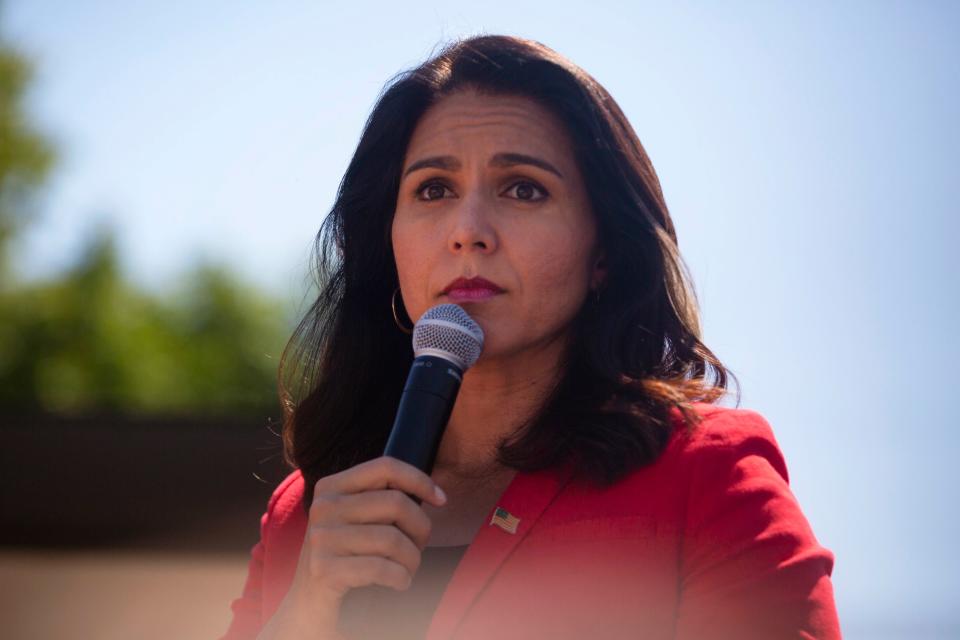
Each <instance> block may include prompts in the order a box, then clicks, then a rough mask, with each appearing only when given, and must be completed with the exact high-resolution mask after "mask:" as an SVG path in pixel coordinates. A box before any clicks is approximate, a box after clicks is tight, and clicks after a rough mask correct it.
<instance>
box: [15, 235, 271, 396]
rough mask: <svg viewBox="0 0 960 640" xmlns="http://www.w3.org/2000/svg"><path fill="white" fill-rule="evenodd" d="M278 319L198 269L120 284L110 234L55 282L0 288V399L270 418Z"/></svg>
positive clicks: (244, 291)
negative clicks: (156, 288)
mask: <svg viewBox="0 0 960 640" xmlns="http://www.w3.org/2000/svg"><path fill="white" fill-rule="evenodd" d="M286 316H287V314H285V313H283V312H282V310H281V309H280V308H279V305H278V304H277V303H276V302H274V301H271V300H270V299H268V298H267V297H265V296H264V295H262V294H260V293H258V292H257V291H254V290H252V289H250V288H248V287H245V286H244V285H242V284H241V283H240V282H238V281H237V279H236V278H235V277H233V276H231V275H230V274H229V272H227V271H226V270H225V269H223V268H220V267H217V266H215V265H200V266H198V267H196V268H195V269H194V270H193V271H192V272H191V273H190V274H188V276H187V277H186V278H185V279H184V284H182V285H181V286H180V287H179V289H178V290H177V291H176V292H174V293H173V294H168V295H165V296H163V297H160V296H155V295H150V294H147V293H144V292H142V291H138V290H137V289H136V288H135V287H132V286H131V285H129V284H128V283H126V282H125V281H124V279H123V278H122V276H121V273H120V268H119V264H118V261H117V252H116V248H115V243H114V240H113V236H112V233H110V232H109V231H107V230H104V231H101V232H99V233H98V234H97V235H96V236H95V237H94V239H93V241H91V242H90V244H89V247H88V249H87V251H86V253H85V255H84V256H83V257H82V258H81V260H80V261H79V262H78V263H77V264H76V265H75V266H74V268H72V269H71V270H70V271H68V272H67V273H65V274H63V275H62V276H61V277H59V278H57V279H56V280H53V281H50V282H47V283H41V284H34V285H30V286H21V287H18V288H16V289H14V290H11V291H7V292H0V406H3V407H5V408H6V409H7V410H11V409H12V410H18V411H37V410H39V411H48V412H55V413H61V414H76V413H86V412H93V411H111V412H124V413H141V414H142V413H153V414H156V413H160V414H188V413H189V414H241V413H249V412H251V411H262V412H269V413H271V414H276V413H277V411H275V410H274V409H275V408H277V407H278V404H277V400H276V398H277V394H276V372H277V363H278V358H279V354H280V352H281V351H282V349H283V345H284V343H285V340H286V337H287V336H288V334H289V331H290V326H289V323H288V320H287V317H286Z"/></svg>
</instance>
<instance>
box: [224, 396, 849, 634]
mask: <svg viewBox="0 0 960 640" xmlns="http://www.w3.org/2000/svg"><path fill="white" fill-rule="evenodd" d="M694 407H695V409H696V410H697V412H698V413H700V414H701V415H702V416H703V417H704V420H703V421H702V422H701V423H700V425H699V426H698V427H697V428H696V429H695V430H694V431H693V433H692V435H688V434H687V432H686V431H685V430H684V429H676V430H675V431H674V434H673V436H671V440H670V442H669V443H668V446H667V448H666V449H665V450H664V452H663V454H662V455H661V457H660V458H659V459H658V460H657V461H656V462H655V463H653V464H652V465H649V466H646V467H644V468H641V469H638V470H636V471H633V472H632V473H630V474H629V475H628V476H627V477H626V478H625V479H623V480H621V481H620V482H618V483H617V484H615V485H613V486H612V487H609V488H606V489H603V488H599V487H596V486H593V485H590V484H588V483H586V482H583V481H580V480H579V479H576V478H575V477H573V475H572V473H571V470H570V468H569V467H567V468H564V469H552V470H548V471H542V472H537V473H524V472H518V473H517V474H516V475H515V476H514V479H513V481H512V482H511V484H510V485H509V486H508V487H507V489H506V490H505V491H504V493H503V495H502V496H501V498H500V500H499V502H498V506H499V507H502V508H503V509H506V510H507V511H508V512H509V513H510V514H512V515H514V516H516V517H517V518H519V519H520V521H519V524H518V526H517V529H516V533H509V532H508V531H507V530H505V529H504V528H502V527H500V526H497V524H496V523H492V524H488V525H485V526H484V527H482V528H481V529H480V530H479V531H478V532H477V534H476V536H475V537H474V539H473V541H472V542H471V544H470V546H469V548H468V549H467V551H466V554H465V555H464V556H463V559H462V560H461V561H460V564H459V565H458V566H457V569H456V571H455V572H454V574H453V577H452V578H451V581H450V583H449V584H448V585H447V587H446V590H445V592H444V594H443V597H442V598H441V600H440V603H439V605H438V607H437V610H436V612H435V613H434V616H433V619H432V621H431V623H430V627H429V630H428V633H427V640H441V639H447V638H456V639H458V640H467V639H470V640H472V639H478V640H479V639H481V638H484V639H488V638H497V639H498V640H511V639H517V640H520V639H524V640H529V639H531V638H550V639H562V638H570V639H573V638H578V639H582V638H604V639H606V638H632V639H636V638H645V639H649V640H660V639H664V640H666V639H671V640H707V639H709V640H714V639H717V640H719V639H721V638H722V639H727V638H729V639H736V640H748V639H752V638H756V639H757V640H761V639H762V640H771V639H777V640H779V639H781V638H783V639H786V638H803V639H811V638H817V639H819V640H832V639H834V638H840V626H839V622H838V619H837V613H836V608H835V605H834V598H833V587H832V584H831V582H830V574H831V572H832V570H833V561H834V557H833V554H832V553H831V552H830V551H829V550H827V549H826V548H824V547H822V546H821V545H820V544H819V543H818V542H817V539H816V538H815V537H814V534H813V532H812V531H811V529H810V525H809V524H808V523H807V520H806V518H805V517H804V515H803V513H802V511H801V510H800V506H799V504H797V500H796V498H795V497H794V496H793V494H792V493H791V491H790V488H789V487H788V484H787V482H788V477H787V468H786V465H785V463H784V459H783V455H782V454H781V452H780V449H779V447H778V446H777V443H776V440H775V439H774V436H773V433H772V431H771V429H770V426H769V425H768V424H767V422H766V420H764V418H763V417H762V416H761V415H759V414H758V413H756V412H754V411H750V410H744V409H730V408H725V407H718V406H714V405H709V404H696V405H694ZM673 420H674V424H675V425H677V426H680V425H682V419H681V417H680V414H679V412H677V411H676V410H674V412H673ZM303 488H304V482H303V478H302V476H301V475H300V473H299V472H298V471H295V472H294V473H292V474H290V475H289V476H288V477H287V478H286V479H285V480H284V481H283V482H282V483H281V484H280V486H279V487H277V489H276V491H275V492H274V494H273V496H272V497H271V498H270V501H269V503H268V505H267V511H266V513H265V514H264V515H263V517H262V518H261V521H260V536H261V538H260V542H258V543H257V544H256V545H255V546H254V547H253V550H252V553H251V560H250V568H249V574H248V576H247V580H246V584H245V586H244V588H243V594H242V595H241V596H240V597H239V598H237V599H236V600H234V601H233V603H232V605H231V609H232V611H233V620H232V622H231V624H230V627H229V630H228V631H227V633H226V635H225V636H223V638H224V640H239V639H241V638H255V637H256V635H257V633H258V631H259V630H260V628H261V626H262V625H263V624H265V622H266V621H267V620H269V619H270V617H271V616H272V615H273V613H274V612H275V611H276V609H277V607H278V606H279V604H280V601H281V600H283V598H284V596H285V595H286V592H287V590H288V589H289V587H290V585H291V583H292V580H293V575H294V572H295V569H296V566H297V560H298V557H299V552H300V546H301V544H302V542H303V538H304V534H305V531H306V524H307V519H306V514H305V513H304V510H303V508H302V507H301V500H302V498H303ZM492 514H493V512H491V514H488V520H487V521H488V522H489V521H490V516H492Z"/></svg>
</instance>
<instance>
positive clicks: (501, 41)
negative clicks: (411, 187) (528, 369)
mask: <svg viewBox="0 0 960 640" xmlns="http://www.w3.org/2000/svg"><path fill="white" fill-rule="evenodd" d="M465 89H469V90H473V91H477V92H479V93H481V94H483V95H492V96H497V95H513V96H521V97H526V98H530V99H532V100H535V101H537V102H538V103H539V104H542V105H543V106H544V107H546V108H547V109H550V110H551V111H552V112H553V113H554V114H556V115H557V116H558V117H559V118H560V120H561V121H562V123H563V124H564V125H565V126H566V129H567V131H568V133H569V136H570V139H571V141H572V143H573V148H574V152H575V156H576V161H577V164H578V166H579V169H580V171H581V173H582V175H583V178H584V181H585V185H586V189H587V192H588V193H589V197H590V202H591V205H592V208H593V211H594V215H595V218H596V223H597V228H598V234H599V241H600V243H601V245H602V247H603V248H604V251H605V256H606V262H607V265H606V266H607V275H606V279H605V281H604V285H603V291H602V294H601V296H600V298H599V300H597V299H595V298H593V297H591V298H590V300H589V301H587V302H585V303H584V307H583V308H582V309H581V311H580V313H579V314H578V316H577V319H576V321H575V323H576V330H575V337H574V340H572V341H571V346H570V348H569V349H568V352H567V354H566V359H565V360H564V366H563V370H562V371H561V372H560V375H559V376H558V378H559V381H558V383H557V384H556V385H555V387H554V388H553V390H552V392H551V393H550V394H549V395H548V397H547V399H546V400H545V401H544V403H543V405H542V406H541V408H540V410H539V412H537V413H536V415H534V416H533V417H531V418H530V419H529V420H527V421H526V422H525V423H524V424H523V425H521V427H520V428H518V429H517V430H516V431H515V432H513V433H512V434H511V435H510V436H509V437H506V438H504V439H503V440H502V441H501V442H500V443H499V446H498V449H497V457H498V461H499V462H500V463H501V464H503V465H505V466H507V467H510V468H513V469H517V470H522V471H534V470H539V469H543V468H547V467H551V466H554V465H559V464H565V463H572V464H573V465H574V467H575V469H576V470H577V471H578V472H580V473H582V474H583V475H584V476H586V477H587V478H588V479H590V480H593V481H595V482H598V483H600V484H601V485H609V484H611V483H614V482H616V481H617V480H619V479H621V478H622V477H623V476H624V475H626V474H627V473H628V472H630V471H631V470H633V469H636V468H638V467H641V466H644V465H647V464H649V463H651V462H653V461H654V460H656V459H657V457H658V456H659V455H660V453H661V452H662V451H663V449H664V447H665V446H666V443H667V441H668V439H669V436H670V434H671V420H670V416H669V412H670V411H671V409H672V408H674V407H675V408H677V409H679V410H680V411H681V412H682V413H683V415H684V417H685V419H686V421H687V425H688V426H690V427H692V426H693V425H695V423H696V422H697V417H696V412H695V411H694V410H693V408H692V406H691V404H692V403H694V402H708V403H714V402H717V401H718V400H719V399H720V398H721V397H722V396H724V395H725V394H726V389H727V380H728V375H730V376H732V374H731V373H730V372H728V371H727V369H726V368H725V367H724V366H723V365H722V364H721V363H720V361H719V360H718V359H717V358H716V356H715V355H714V354H713V353H712V352H711V351H710V349H708V348H707V347H706V346H705V345H704V344H703V342H702V340H701V338H700V335H701V334H700V322H699V310H698V305H697V301H696V296H695V292H694V289H693V286H692V284H691V281H690V277H689V275H688V270H687V268H686V265H685V264H684V262H683V260H682V258H681V256H680V254H679V251H678V248H677V237H676V232H675V230H674V226H673V222H672V221H671V219H670V215H669V213H668V211H667V206H666V203H665V202H664V198H663V193H662V191H661V189H660V183H659V180H658V179H657V175H656V173H655V172H654V169H653V165H652V164H651V162H650V159H649V158H648V157H647V154H646V152H645V151H644V149H643V146H642V145H641V144H640V140H639V139H638V138H637V135H636V133H635V132H634V131H633V128H632V127H631V126H630V123H629V122H628V121H627V118H626V117H625V116H624V115H623V112H622V111H621V110H620V108H619V106H618V105H617V103H616V102H615V101H614V99H613V98H612V97H611V96H610V94H608V93H607V91H606V90H605V89H604V88H603V87H602V86H601V85H600V84H599V83H598V82H597V81H596V80H594V79H593V78H592V77H591V76H590V75H589V74H587V73H586V72H585V71H583V70H582V69H581V68H579V67H578V66H576V65H575V64H573V63H572V62H571V61H569V60H567V59H566V58H564V57H563V56H561V55H560V54H558V53H557V52H555V51H553V50H552V49H550V48H549V47H547V46H545V45H543V44H541V43H539V42H536V41H532V40H526V39H522V38H517V37H508V36H498V35H481V36H475V37H471V38H467V39H462V40H458V41H455V42H453V43H449V44H446V45H445V46H444V47H443V48H442V50H441V51H440V52H439V53H438V54H437V55H434V56H432V57H430V59H429V60H427V61H426V62H424V63H423V64H421V65H419V66H417V67H415V68H413V69H409V70H407V71H404V72H402V73H400V74H398V75H397V76H394V77H393V78H391V79H390V80H389V81H388V82H387V84H386V85H385V87H384V89H383V91H382V92H381V94H380V96H379V97H378V100H377V103H376V105H375V106H374V108H373V111H372V112H371V114H370V116H369V117H368V119H367V121H366V124H365V126H364V129H363V133H362V135H361V137H360V141H359V144H358V145H357V149H356V152H355V153H354V155H353V158H352V160H351V161H350V165H349V166H348V167H347V170H346V173H345V174H344V176H343V179H342V180H341V182H340V185H339V189H338V191H337V197H336V202H335V203H334V205H333V208H332V209H331V210H330V212H329V214H328V215H327V217H326V218H325V219H324V221H323V223H322V225H321V228H320V232H319V233H318V235H317V239H316V245H315V261H316V267H315V268H316V272H315V274H314V275H315V277H316V285H317V288H318V289H317V290H318V295H317V297H316V299H315V300H314V301H313V303H312V305H311V306H310V308H309V309H308V311H307V312H306V314H305V315H304V317H303V319H302V320H301V321H300V323H299V325H298V326H297V328H296V329H295V331H294V333H293V335H292V336H291V338H290V341H289V342H288V344H287V346H286V348H285V349H284V352H283V355H282V357H281V361H280V368H279V392H280V400H281V404H282V407H283V413H284V417H283V448H284V459H285V461H286V462H287V464H289V465H290V466H292V467H294V468H299V469H300V470H301V472H302V474H303V476H304V479H305V482H306V485H305V489H306V491H305V495H304V503H303V505H304V508H305V509H306V508H309V506H310V504H311V503H312V501H313V487H314V484H315V483H316V481H317V480H319V479H320V478H321V477H323V476H325V475H328V474H331V473H335V472H337V471H341V470H343V469H346V468H349V467H351V466H353V465H355V464H358V463H360V462H363V461H365V460H369V459H372V458H375V457H378V456H381V455H382V454H383V450H384V447H385V445H386V441H387V438H388V436H389V432H390V428H391V426H392V423H393V418H394V414H395V411H396V407H397V403H398V401H399V398H400V394H401V392H402V389H403V384H404V382H405V380H406V375H407V373H408V371H409V368H410V365H411V362H412V360H413V352H412V347H411V343H410V338H409V336H408V335H406V334H404V333H402V332H401V331H400V330H399V329H398V328H397V326H396V324H395V322H394V319H393V316H392V314H391V298H392V294H393V292H394V290H395V289H396V288H397V287H398V286H399V285H398V278H397V270H396V265H395V263H394V254H393V248H392V246H391V240H390V229H391V224H392V219H393V213H394V209H395V207H396V201H397V194H398V189H399V185H400V177H401V176H400V172H401V169H402V162H403V158H404V156H405V152H406V149H407V145H408V143H409V140H410V137H411V135H412V133H413V130H414V128H415V127H416V125H417V122H418V121H419V119H420V118H421V116H422V115H423V114H424V112H425V111H426V110H427V109H428V108H429V107H430V106H432V105H434V104H436V103H437V102H438V101H439V100H442V99H443V98H444V97H445V96H448V95H450V94H451V93H453V92H456V91H458V90H465ZM737 386H738V393H737V396H738V397H737V404H738V405H739V384H738V385H737Z"/></svg>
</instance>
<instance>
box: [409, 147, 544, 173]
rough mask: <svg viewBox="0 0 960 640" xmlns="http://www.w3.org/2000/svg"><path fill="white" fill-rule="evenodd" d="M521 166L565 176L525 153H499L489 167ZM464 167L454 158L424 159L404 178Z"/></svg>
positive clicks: (414, 165)
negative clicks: (418, 172) (430, 169)
mask: <svg viewBox="0 0 960 640" xmlns="http://www.w3.org/2000/svg"><path fill="white" fill-rule="evenodd" d="M521 164H529V165H532V166H534V167H539V168H540V169H543V170H544V171H549V172H550V173H553V174H555V175H556V176H557V177H559V178H560V179H563V174H561V173H560V171H558V170H557V168H556V167H554V166H553V165H552V164H550V163H549V162H547V161H546V160H541V159H540V158H537V157H536V156H528V155H526V154H523V153H498V154H496V155H495V156H493V157H492V158H491V159H490V163H489V166H491V167H497V168H501V169H503V168H507V167H515V166H517V165H521ZM461 166H463V165H462V164H461V163H460V161H459V160H457V159H456V158H454V157H453V156H432V157H430V158H424V159H422V160H417V161H416V162H414V163H413V164H411V165H410V166H409V167H407V170H406V171H404V172H403V177H404V178H406V177H407V176H408V175H410V174H411V173H413V172H414V171H417V170H418V169H429V168H436V169H443V170H445V171H458V170H459V169H460V167H461Z"/></svg>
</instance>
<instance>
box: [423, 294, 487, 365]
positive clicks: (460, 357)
mask: <svg viewBox="0 0 960 640" xmlns="http://www.w3.org/2000/svg"><path fill="white" fill-rule="evenodd" d="M482 350H483V329H481V328H480V325H478V324H477V323H476V321H474V319H473V318H471V317H470V316H469V315H467V312H466V311H464V310H463V308H462V307H460V306H459V305H455V304H438V305H437V306H435V307H431V308H429V309H427V311H426V313H424V314H423V315H422V316H420V319H419V320H417V324H415V325H414V326H413V355H414V356H415V357H416V356H420V355H435V356H439V357H441V358H446V359H448V360H451V359H452V360H454V362H455V363H456V364H459V365H460V368H461V370H463V371H466V370H467V369H469V368H470V367H472V366H473V365H474V363H475V362H476V361H477V358H479V357H480V351H482Z"/></svg>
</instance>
